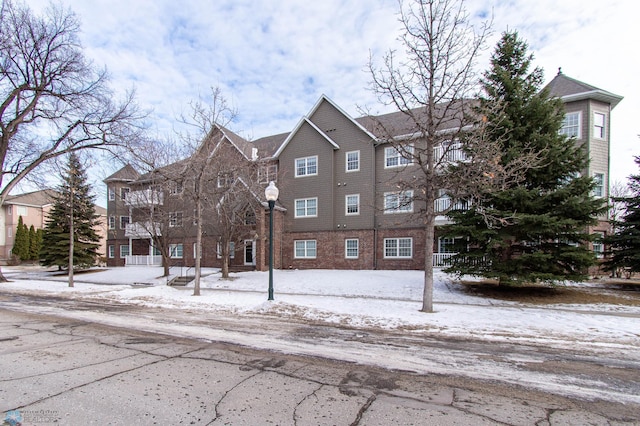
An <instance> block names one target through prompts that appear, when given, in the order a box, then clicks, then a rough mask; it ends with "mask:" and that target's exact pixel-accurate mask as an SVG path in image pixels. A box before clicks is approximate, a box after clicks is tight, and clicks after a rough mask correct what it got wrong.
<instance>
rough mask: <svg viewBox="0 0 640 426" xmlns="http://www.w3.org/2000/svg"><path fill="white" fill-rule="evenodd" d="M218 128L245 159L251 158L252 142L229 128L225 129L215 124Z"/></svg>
mask: <svg viewBox="0 0 640 426" xmlns="http://www.w3.org/2000/svg"><path fill="white" fill-rule="evenodd" d="M217 127H218V129H220V131H221V132H222V134H223V136H224V137H225V138H227V140H228V141H229V142H230V143H231V145H233V146H234V147H235V148H236V149H237V150H238V151H239V152H240V153H241V154H242V155H243V156H244V157H245V158H246V159H247V160H251V159H252V158H253V148H254V146H253V144H252V143H251V142H249V141H248V140H246V139H245V138H243V137H242V136H239V135H237V134H235V133H233V132H232V131H231V130H229V129H227V128H226V127H223V126H219V125H218V126H217Z"/></svg>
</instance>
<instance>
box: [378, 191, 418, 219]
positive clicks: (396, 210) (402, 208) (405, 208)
mask: <svg viewBox="0 0 640 426" xmlns="http://www.w3.org/2000/svg"><path fill="white" fill-rule="evenodd" d="M391 196H394V197H396V200H397V203H396V204H397V205H396V206H395V207H393V206H392V207H391V208H389V207H388V205H387V198H388V197H391ZM383 197H384V198H383V203H384V214H400V213H413V190H407V191H394V192H385V193H384V195H383ZM402 198H411V203H409V204H407V205H401V199H402Z"/></svg>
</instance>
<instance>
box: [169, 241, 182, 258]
mask: <svg viewBox="0 0 640 426" xmlns="http://www.w3.org/2000/svg"><path fill="white" fill-rule="evenodd" d="M169 257H170V258H171V259H182V244H169Z"/></svg>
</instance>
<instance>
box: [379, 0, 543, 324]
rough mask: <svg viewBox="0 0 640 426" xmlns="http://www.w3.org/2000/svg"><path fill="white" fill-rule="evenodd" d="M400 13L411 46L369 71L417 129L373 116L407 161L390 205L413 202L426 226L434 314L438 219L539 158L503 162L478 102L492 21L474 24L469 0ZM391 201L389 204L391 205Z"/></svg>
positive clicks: (407, 4) (432, 2)
mask: <svg viewBox="0 0 640 426" xmlns="http://www.w3.org/2000/svg"><path fill="white" fill-rule="evenodd" d="M399 15H400V19H399V20H400V22H401V24H402V30H403V33H402V35H401V37H400V42H401V44H402V47H403V48H404V49H405V51H404V52H402V53H401V54H398V52H396V51H393V50H392V51H389V52H388V53H387V54H386V55H385V56H384V57H383V61H382V65H380V66H378V65H376V63H375V62H374V60H373V58H372V59H371V60H370V61H369V70H370V73H371V76H372V89H373V91H374V92H375V93H376V94H377V95H378V98H379V99H380V100H381V101H382V102H383V103H385V104H386V105H392V106H393V107H395V108H396V109H397V110H398V111H400V112H401V113H403V115H404V117H405V122H404V123H401V125H402V128H403V129H407V128H411V129H412V133H410V134H407V131H404V132H400V131H399V129H398V128H394V127H393V123H385V122H383V121H382V120H379V119H376V118H375V117H372V119H373V120H374V121H375V122H376V124H375V125H376V131H377V132H378V134H381V135H382V139H383V142H385V143H387V144H388V146H389V147H391V149H394V150H395V151H396V153H397V156H398V158H399V160H398V161H399V162H400V163H402V164H404V165H405V166H404V167H400V168H397V170H399V171H398V173H397V174H396V175H395V176H394V177H393V178H392V180H391V181H390V182H388V183H387V185H388V186H391V185H393V186H394V187H396V188H397V190H398V194H399V196H398V200H396V202H395V203H393V202H392V203H390V204H391V205H392V206H393V208H398V205H402V204H405V205H408V204H411V205H412V206H413V211H414V214H415V215H417V216H418V217H419V220H420V223H421V224H422V226H423V227H424V234H425V263H424V292H423V300H422V311H423V312H433V269H434V266H433V251H434V243H435V224H436V217H437V216H439V215H445V214H446V213H447V212H448V211H450V210H451V209H453V208H456V207H459V203H461V202H469V201H470V200H471V201H473V202H479V201H480V200H478V199H477V198H478V197H480V196H481V194H483V193H486V191H487V189H488V188H491V187H496V188H497V187H501V186H504V185H507V184H508V182H511V181H513V180H518V179H521V177H522V176H523V174H524V171H525V170H527V169H528V168H529V167H534V166H535V158H536V155H535V153H532V155H531V156H527V158H519V159H516V160H514V162H513V163H511V164H508V165H505V166H501V165H500V164H499V159H500V145H499V143H497V142H498V141H495V140H489V139H488V138H487V134H486V133H485V127H486V118H485V117H486V115H484V114H483V113H482V111H479V110H478V108H477V105H478V103H477V101H475V99H477V91H478V89H479V75H478V73H477V72H476V70H475V65H476V64H475V63H476V60H477V58H478V56H479V55H480V53H481V52H482V50H483V49H484V48H485V41H486V39H487V37H488V35H489V34H490V23H489V22H484V23H482V25H481V26H480V27H478V28H474V27H472V26H471V24H470V22H469V18H468V15H467V13H466V11H465V9H464V0H407V1H400V13H399ZM492 108H500V106H499V105H494V106H492ZM399 134H401V135H402V136H401V137H398V135H399ZM386 204H387V203H386V202H385V206H384V207H383V208H388V206H387V205H386ZM486 220H489V221H490V220H493V219H492V218H490V217H487V218H486Z"/></svg>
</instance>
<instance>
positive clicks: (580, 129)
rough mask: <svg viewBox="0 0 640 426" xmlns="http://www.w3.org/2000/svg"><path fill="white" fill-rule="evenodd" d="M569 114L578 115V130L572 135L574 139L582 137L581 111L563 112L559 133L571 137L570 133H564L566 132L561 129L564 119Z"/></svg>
mask: <svg viewBox="0 0 640 426" xmlns="http://www.w3.org/2000/svg"><path fill="white" fill-rule="evenodd" d="M570 115H577V116H578V131H577V133H576V135H575V136H573V137H575V138H576V139H582V111H571V112H567V113H566V114H565V118H564V119H563V121H562V125H563V127H562V128H561V129H560V131H561V132H560V134H561V135H566V136H568V137H572V135H570V134H569V133H566V132H563V131H562V130H564V128H565V127H564V123H565V120H566V119H567V117H568V116H570Z"/></svg>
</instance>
